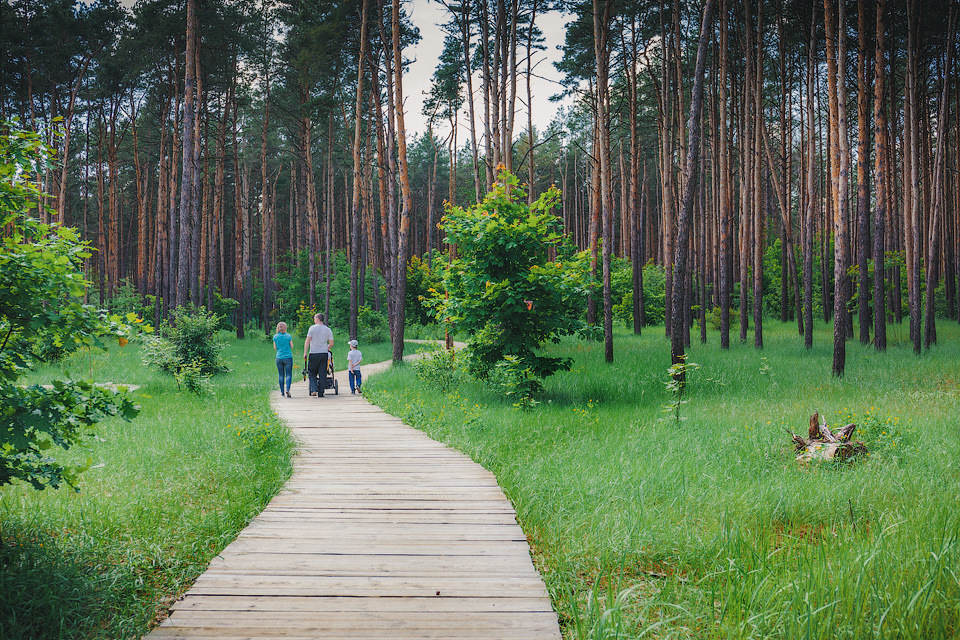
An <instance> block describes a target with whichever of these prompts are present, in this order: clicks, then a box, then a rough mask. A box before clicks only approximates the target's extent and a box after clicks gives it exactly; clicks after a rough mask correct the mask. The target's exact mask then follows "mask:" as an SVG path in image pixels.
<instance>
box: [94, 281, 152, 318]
mask: <svg viewBox="0 0 960 640" xmlns="http://www.w3.org/2000/svg"><path fill="white" fill-rule="evenodd" d="M105 303H106V307H107V309H109V310H110V312H111V313H117V314H121V315H124V314H127V313H135V314H136V315H137V316H138V317H140V318H152V317H153V312H154V309H155V308H156V304H157V297H156V296H150V295H141V294H140V293H139V292H138V291H137V289H136V287H134V286H133V283H132V282H130V280H129V279H127V278H124V279H123V280H121V281H120V286H119V287H118V288H117V292H116V294H115V295H114V296H112V297H110V298H107V300H106V301H105Z"/></svg>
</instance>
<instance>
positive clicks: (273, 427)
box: [227, 409, 292, 454]
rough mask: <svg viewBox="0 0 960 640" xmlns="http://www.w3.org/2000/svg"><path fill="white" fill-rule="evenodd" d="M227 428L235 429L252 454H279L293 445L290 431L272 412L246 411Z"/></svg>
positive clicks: (244, 445) (246, 448)
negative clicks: (272, 452) (273, 452)
mask: <svg viewBox="0 0 960 640" xmlns="http://www.w3.org/2000/svg"><path fill="white" fill-rule="evenodd" d="M227 426H228V427H230V428H232V429H234V433H236V435H237V438H239V439H240V442H242V443H243V448H244V449H245V450H246V451H248V452H250V453H256V454H263V453H266V452H270V451H275V452H279V451H282V450H289V449H290V447H291V445H292V441H291V438H290V431H288V430H287V428H286V427H285V426H284V424H283V422H282V421H281V420H280V418H279V417H278V416H277V414H275V413H274V412H272V411H269V412H263V411H257V412H254V411H248V410H246V409H244V410H243V411H241V412H240V414H238V415H237V417H236V422H235V423H231V424H229V425H227Z"/></svg>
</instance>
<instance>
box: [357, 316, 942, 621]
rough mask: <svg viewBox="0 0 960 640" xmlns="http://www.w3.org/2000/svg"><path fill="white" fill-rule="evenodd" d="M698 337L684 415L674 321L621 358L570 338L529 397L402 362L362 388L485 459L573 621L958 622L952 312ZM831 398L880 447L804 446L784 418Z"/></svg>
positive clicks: (832, 410) (625, 348)
mask: <svg viewBox="0 0 960 640" xmlns="http://www.w3.org/2000/svg"><path fill="white" fill-rule="evenodd" d="M830 331H831V329H830V328H829V327H826V326H825V325H822V324H821V325H818V327H817V334H816V337H815V347H814V348H813V349H812V350H810V351H807V350H805V349H804V348H803V346H802V342H801V341H800V340H799V339H798V338H797V336H796V329H795V327H793V326H790V325H784V326H781V325H776V324H773V325H768V326H766V327H765V334H766V335H765V343H766V348H765V349H763V350H762V351H761V350H756V349H754V348H753V347H752V346H751V345H745V344H744V345H734V346H733V347H732V348H731V349H730V350H729V351H722V350H721V349H720V348H719V346H718V340H717V336H716V334H711V336H710V342H709V343H708V344H706V345H700V344H695V345H694V346H693V347H692V348H691V349H690V352H689V354H690V355H689V359H690V361H693V362H696V363H698V364H699V365H700V368H699V369H698V370H696V371H694V372H693V373H691V375H690V381H689V384H688V387H687V390H686V395H685V398H684V399H685V400H688V402H687V403H686V404H684V405H683V406H682V409H681V412H680V416H681V419H680V420H676V419H675V417H674V414H673V413H671V412H670V411H668V410H667V411H665V407H666V406H669V405H670V403H671V400H672V397H671V396H670V393H669V391H668V390H667V388H666V386H665V382H667V368H668V367H669V364H670V363H669V343H668V342H667V341H666V340H665V339H664V338H663V330H662V328H660V329H656V328H654V329H649V330H647V331H646V332H645V333H644V335H643V336H640V337H637V336H634V335H632V334H627V333H619V334H618V335H617V336H616V343H615V344H616V352H615V355H616V361H615V362H614V363H613V364H610V365H608V364H606V363H605V362H604V359H603V348H602V345H601V344H598V343H587V342H580V341H575V340H568V341H564V342H563V343H561V344H560V345H559V346H558V347H557V348H556V352H557V353H563V354H566V355H570V356H572V357H574V358H575V360H576V365H575V368H574V370H573V371H572V372H570V373H567V374H560V375H557V376H555V377H554V378H551V379H548V381H547V392H546V395H545V397H544V398H542V399H541V400H542V402H541V404H539V405H537V406H536V407H535V408H533V409H531V410H527V411H521V410H518V409H516V408H515V407H513V406H512V404H511V402H510V401H509V400H507V399H504V398H502V397H498V396H496V395H494V394H493V393H491V391H490V389H489V388H487V387H485V386H484V385H476V384H469V383H467V384H461V385H460V386H459V387H456V388H454V389H453V390H451V391H449V392H447V393H441V392H439V391H437V390H436V388H431V386H430V385H427V384H422V383H421V384H416V383H415V382H414V373H413V371H412V368H411V367H396V368H394V370H392V371H390V372H386V373H383V374H380V375H378V376H374V377H373V378H372V379H371V380H370V381H369V382H368V384H367V386H366V387H365V390H366V391H367V394H368V397H370V398H372V399H373V400H374V401H376V402H377V403H379V404H381V405H382V406H383V407H384V408H386V409H387V410H388V411H390V412H392V413H395V414H396V415H399V416H401V417H403V418H404V419H405V420H407V421H408V422H409V423H411V424H413V425H415V426H417V427H419V428H422V429H423V430H425V431H426V432H427V433H429V434H430V435H431V436H432V437H434V438H436V439H439V440H441V441H445V442H447V443H449V444H451V445H453V446H455V447H457V448H458V449H461V450H463V451H465V452H467V453H468V454H469V455H471V456H472V457H473V458H474V459H476V460H477V461H478V462H480V463H481V464H483V465H484V466H486V467H487V468H488V469H490V470H492V471H493V472H494V473H495V474H496V475H497V478H498V480H499V481H500V484H501V486H502V487H503V488H504V490H505V492H506V493H507V495H508V496H509V497H510V498H511V500H512V501H513V502H514V505H515V507H516V509H517V514H518V518H519V520H520V522H521V524H522V525H523V527H524V530H525V531H526V533H527V536H528V538H529V539H530V541H531V544H532V547H533V549H534V558H535V561H536V562H537V564H538V566H539V568H540V569H541V571H542V572H543V574H544V577H545V580H546V583H547V586H548V589H549V590H550V593H551V595H552V597H553V599H554V603H555V606H556V608H557V610H558V612H559V614H560V616H561V621H562V623H563V626H564V630H565V635H566V637H568V638H578V639H586V638H596V639H599V638H636V637H654V638H831V639H832V638H955V637H960V626H958V620H960V581H958V572H957V569H956V567H957V566H960V544H958V534H960V511H958V508H957V507H958V503H957V500H958V498H957V496H958V495H960V481H958V480H960V478H958V474H957V469H956V464H957V460H958V459H960V456H958V454H960V438H957V435H958V433H957V418H956V416H957V415H958V408H960V406H958V405H960V346H958V345H960V330H958V328H957V327H956V326H955V325H948V324H946V323H942V326H941V327H939V338H940V345H939V346H937V347H936V348H934V349H933V350H931V351H930V352H929V353H925V354H924V355H922V356H914V355H913V353H912V352H911V351H910V349H909V346H908V345H906V344H904V343H902V342H901V343H898V344H894V345H893V346H891V348H890V349H889V350H888V351H887V352H886V353H884V354H878V353H876V352H875V351H873V350H872V349H871V348H868V347H862V346H861V345H859V344H857V343H850V344H849V345H848V348H847V349H848V351H847V353H848V364H847V374H846V376H845V377H844V378H842V379H835V378H832V377H831V375H830V370H831V357H832V351H831V342H830V340H831V334H830ZM814 411H819V412H820V413H821V415H825V416H826V418H827V420H828V422H829V423H830V424H831V425H835V426H839V425H842V424H845V423H846V422H848V421H850V422H856V423H858V424H859V425H861V428H860V429H858V431H857V433H856V434H855V435H854V438H856V439H860V440H863V441H864V442H865V443H866V444H867V446H868V448H870V450H871V451H872V453H871V455H870V456H869V457H867V458H866V459H863V460H861V461H859V462H856V463H853V464H849V465H835V464H832V463H831V464H819V465H817V464H815V465H811V466H799V465H798V464H797V463H796V462H794V459H793V458H794V452H793V448H792V445H791V443H790V436H789V435H788V434H787V430H788V429H789V430H791V431H793V432H796V433H805V432H806V428H807V423H808V419H809V416H810V414H812V413H813V412H814Z"/></svg>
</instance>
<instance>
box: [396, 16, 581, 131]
mask: <svg viewBox="0 0 960 640" xmlns="http://www.w3.org/2000/svg"><path fill="white" fill-rule="evenodd" d="M406 6H407V9H408V11H409V12H410V16H411V18H412V20H413V23H414V24H415V25H416V26H417V27H418V28H419V29H420V42H419V43H418V44H417V45H416V46H415V47H413V48H412V49H409V50H407V51H406V52H405V53H406V55H407V57H408V58H411V59H414V60H415V61H414V62H413V64H411V65H410V67H409V71H408V73H407V74H406V75H405V76H404V78H403V92H404V94H405V100H406V102H405V104H406V109H405V120H406V125H407V129H408V130H410V131H411V132H415V133H423V132H424V131H426V129H427V119H426V117H425V116H424V115H423V103H424V100H425V97H426V96H425V94H426V93H428V92H429V91H430V80H431V79H432V78H433V72H434V70H435V69H436V67H437V61H438V59H439V58H440V53H441V52H442V51H443V33H442V32H441V31H440V29H439V28H438V27H437V25H438V24H442V23H445V22H447V21H448V20H449V18H448V16H447V15H446V13H447V12H446V9H445V8H444V7H443V5H441V4H440V3H439V2H437V1H436V0H408V2H407V5H406ZM567 20H569V16H567V15H564V14H561V13H560V12H557V11H551V12H549V13H546V14H540V15H538V16H537V25H539V27H540V30H541V31H542V32H543V34H544V37H545V42H544V45H545V46H546V50H545V51H540V52H536V53H535V54H534V64H535V67H534V75H535V76H540V77H535V78H534V80H533V83H532V93H533V126H534V127H536V128H537V129H538V130H541V131H542V130H543V129H544V128H545V127H546V126H547V125H548V124H550V121H551V120H553V118H554V117H555V116H556V114H557V111H558V109H559V108H560V104H561V103H557V102H550V96H552V95H555V94H557V93H559V92H560V84H559V82H560V78H561V76H560V73H559V72H558V71H557V70H556V68H554V66H553V62H554V61H557V60H559V59H560V57H561V56H562V53H561V51H560V50H559V47H562V46H563V40H564V34H565V33H566V23H567ZM525 55H526V51H525V49H521V50H520V51H518V52H517V58H518V59H519V58H521V57H523V56H525ZM518 64H519V62H518ZM525 70H526V62H525V61H524V64H523V65H522V67H521V71H525ZM476 80H477V79H476V78H475V82H474V84H473V87H474V91H476V92H479V82H478V81H476ZM517 94H518V101H517V116H516V117H517V126H516V127H515V133H517V134H519V133H520V131H522V130H524V129H526V126H527V124H526V123H527V107H526V105H525V103H526V100H527V88H526V78H525V77H521V78H518V81H517ZM476 100H477V102H476V107H475V108H476V109H477V110H478V115H481V114H482V108H483V103H482V101H481V99H480V95H479V93H477V97H476ZM466 113H467V110H466V108H465V109H464V111H463V117H461V118H460V123H461V126H462V127H463V130H462V131H461V132H460V133H459V134H458V135H457V139H458V140H460V141H463V142H465V141H466V140H467V136H468V135H469V121H468V120H467V117H466ZM477 126H478V127H479V126H480V123H479V122H478V123H477ZM445 133H446V132H444V134H443V135H445Z"/></svg>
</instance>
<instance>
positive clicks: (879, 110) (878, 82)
mask: <svg viewBox="0 0 960 640" xmlns="http://www.w3.org/2000/svg"><path fill="white" fill-rule="evenodd" d="M876 9H877V31H876V44H875V46H876V59H875V61H874V74H875V81H874V82H875V86H874V96H873V119H874V140H875V141H874V145H875V147H876V149H875V154H876V155H875V158H874V183H875V184H876V193H877V199H876V202H877V205H876V210H875V211H874V218H873V346H874V348H875V349H876V350H877V351H886V349H887V310H886V304H885V303H886V296H885V294H884V290H883V284H884V271H885V268H884V264H885V253H884V237H885V226H886V218H887V201H888V199H889V196H888V194H887V191H888V190H889V188H890V184H889V182H888V181H887V178H888V175H889V174H888V170H887V153H888V146H889V139H888V137H887V136H888V134H887V114H886V109H885V108H884V104H883V101H884V98H885V95H886V89H885V86H884V84H885V81H886V64H887V63H886V60H885V59H884V55H883V54H884V36H885V34H886V15H885V14H886V0H877V4H876Z"/></svg>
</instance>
